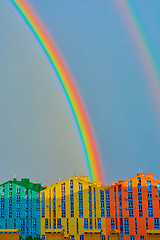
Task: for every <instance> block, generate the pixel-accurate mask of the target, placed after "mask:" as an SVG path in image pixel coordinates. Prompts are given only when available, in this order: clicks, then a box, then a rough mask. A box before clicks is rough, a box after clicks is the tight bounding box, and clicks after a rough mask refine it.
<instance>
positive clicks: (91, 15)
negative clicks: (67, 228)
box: [0, 0, 160, 184]
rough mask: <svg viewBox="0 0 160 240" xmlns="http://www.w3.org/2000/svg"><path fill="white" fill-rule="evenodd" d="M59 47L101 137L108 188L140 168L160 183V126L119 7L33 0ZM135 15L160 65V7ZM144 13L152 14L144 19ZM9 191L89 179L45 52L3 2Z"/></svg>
mask: <svg viewBox="0 0 160 240" xmlns="http://www.w3.org/2000/svg"><path fill="white" fill-rule="evenodd" d="M27 2H29V3H31V5H32V6H33V8H34V9H35V11H36V12H37V14H38V15H39V17H40V19H41V21H42V22H43V24H44V26H45V27H46V29H47V31H48V32H49V34H50V36H51V37H52V39H54V41H55V43H56V45H57V47H58V49H59V51H60V53H61V55H62V56H63V59H64V60H65V62H66V64H67V66H68V69H69V70H70V72H71V73H72V75H73V77H74V81H75V83H76V85H77V87H78V90H79V93H80V95H81V97H82V99H83V102H84V105H85V108H86V109H87V113H88V116H89V119H90V122H91V125H92V128H93V130H94V134H95V136H96V141H97V144H98V149H99V152H100V156H101V161H102V166H103V169H104V174H105V182H106V183H109V182H111V181H117V180H119V179H127V178H129V177H132V176H134V175H135V174H136V173H137V171H138V169H139V168H143V169H144V171H145V172H153V173H154V174H155V176H156V177H157V178H159V162H160V161H159V158H160V137H159V136H160V125H159V122H160V119H158V117H157V109H156V104H155V102H154V99H153V98H152V92H151V89H150V88H149V84H148V79H147V76H146V75H145V69H144V67H143V64H142V62H141V60H140V58H139V54H138V51H137V48H136V45H135V42H134V40H133V38H132V35H131V34H130V31H129V29H128V26H127V23H125V22H124V18H123V17H122V15H121V13H120V11H119V9H118V7H117V6H116V1H115V0H113V1H107V0H94V1H93V0H92V1H91V0H87V1H84V0H83V1H78V0H77V1H75V0H67V1H59V0H47V1H44V0H38V1H37V0H32V1H31V0H28V1H27ZM133 9H134V12H135V15H136V16H137V19H138V21H139V24H140V26H141V29H142V30H143V34H144V35H145V38H146V40H147V43H148V44H149V46H150V48H151V50H152V53H153V56H154V59H155V60H156V63H157V65H158V67H160V66H159V62H160V49H159V42H160V26H159V25H160V16H159V9H160V2H159V1H158V0H157V1H154V3H153V2H152V3H151V2H150V1H149V0H145V1H144V0H142V1H139V0H135V1H134V5H133ZM142 13H143V15H142ZM0 30H1V37H0V86H1V87H0V111H1V117H0V136H1V137H0V159H1V167H2V171H1V178H0V182H3V181H6V180H8V179H10V178H12V176H13V174H17V177H18V178H21V177H30V178H31V180H32V181H36V182H42V183H43V184H51V183H53V182H55V181H57V179H58V177H61V178H62V179H64V178H68V177H71V176H73V172H74V171H76V172H77V174H78V175H83V174H87V173H88V172H87V169H86V165H85V160H84V156H83V151H82V148H81V143H80V141H79V137H78V134H77V129H76V126H75V124H74V121H73V118H72V115H71V113H70V110H69V108H68V105H67V103H66V100H65V99H64V96H63V93H62V92H61V89H60V88H59V85H58V84H57V82H56V79H55V77H54V76H53V74H52V71H51V70H50V67H49V66H48V63H47V62H46V60H45V58H44V55H43V53H42V52H41V50H40V48H39V47H38V45H37V43H36V42H35V40H34V38H33V36H32V35H31V34H30V32H29V31H28V29H27V28H26V26H25V25H24V23H23V21H21V19H20V18H19V16H18V15H17V14H16V13H15V11H14V10H13V9H12V8H11V6H10V4H8V1H3V0H1V1H0Z"/></svg>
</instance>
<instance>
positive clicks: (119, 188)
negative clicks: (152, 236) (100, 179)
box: [106, 173, 160, 240]
mask: <svg viewBox="0 0 160 240" xmlns="http://www.w3.org/2000/svg"><path fill="white" fill-rule="evenodd" d="M159 218H160V181H159V180H157V179H154V176H153V174H146V175H144V174H143V173H138V174H137V176H135V177H133V178H130V179H128V180H125V181H119V182H118V183H114V184H112V185H111V186H110V187H109V188H107V189H106V233H107V236H108V239H109V238H112V236H110V232H111V231H112V230H113V229H117V230H119V232H120V238H121V240H123V239H124V240H143V239H147V233H146V231H148V230H154V229H155V230H158V229H159Z"/></svg>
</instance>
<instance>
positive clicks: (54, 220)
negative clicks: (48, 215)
mask: <svg viewBox="0 0 160 240" xmlns="http://www.w3.org/2000/svg"><path fill="white" fill-rule="evenodd" d="M67 219H68V218H67ZM53 228H54V229H55V228H56V219H53Z"/></svg>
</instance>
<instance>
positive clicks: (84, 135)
mask: <svg viewBox="0 0 160 240" xmlns="http://www.w3.org/2000/svg"><path fill="white" fill-rule="evenodd" d="M10 2H12V4H13V5H14V7H15V9H16V10H17V11H18V12H19V13H20V15H21V16H22V18H23V19H24V20H25V22H26V24H27V25H28V27H29V28H30V29H31V31H32V32H33V34H34V36H35V37H36V39H37V41H38V42H39V44H40V46H41V47H42V49H43V51H44V52H45V54H46V57H47V58H48V60H49V62H50V64H51V66H52V68H53V70H54V72H55V73H56V75H57V78H58V81H59V82H60V84H61V86H62V88H63V91H64V93H65V95H66V98H67V100H68V102H69V105H70V107H71V110H72V113H73V116H74V120H75V121H76V125H77V128H78V132H79V134H80V138H81V141H82V145H83V149H84V152H85V157H86V162H87V166H88V171H89V175H90V178H91V180H94V181H103V178H102V169H101V164H100V158H99V155H98V151H97V148H96V144H95V140H94V137H93V133H92V131H91V126H90V124H89V121H88V118H87V115H86V112H85V109H84V106H83V105H82V101H81V99H80V97H79V94H78V92H77V89H76V87H75V85H74V83H73V80H72V78H71V76H70V74H69V72H68V71H67V69H66V67H65V65H64V63H63V61H62V59H61V57H60V55H59V53H58V51H57V50H56V47H55V45H54V44H53V41H52V40H51V39H50V38H49V36H48V35H47V33H46V31H45V30H44V28H43V26H42V24H41V23H40V21H39V19H38V18H37V16H36V15H35V13H34V12H33V10H31V8H30V6H29V5H28V4H27V3H26V2H25V1H24V0H10Z"/></svg>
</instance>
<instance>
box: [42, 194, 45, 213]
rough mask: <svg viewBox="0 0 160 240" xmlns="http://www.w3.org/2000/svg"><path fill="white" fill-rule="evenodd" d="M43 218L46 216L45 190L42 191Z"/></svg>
mask: <svg viewBox="0 0 160 240" xmlns="http://www.w3.org/2000/svg"><path fill="white" fill-rule="evenodd" d="M41 197H42V200H41V206H42V218H45V192H42V193H41Z"/></svg>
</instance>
